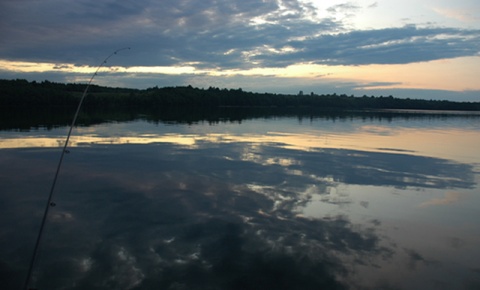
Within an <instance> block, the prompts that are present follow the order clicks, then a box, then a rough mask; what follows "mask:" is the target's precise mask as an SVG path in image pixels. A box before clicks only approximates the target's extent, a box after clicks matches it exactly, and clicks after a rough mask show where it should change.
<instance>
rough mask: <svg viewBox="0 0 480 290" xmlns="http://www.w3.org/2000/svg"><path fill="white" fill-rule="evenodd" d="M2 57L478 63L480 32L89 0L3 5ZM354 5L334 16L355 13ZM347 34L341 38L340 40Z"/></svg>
mask: <svg viewBox="0 0 480 290" xmlns="http://www.w3.org/2000/svg"><path fill="white" fill-rule="evenodd" d="M1 5H2V10H3V12H1V16H2V20H1V21H2V26H1V27H2V28H0V35H1V37H2V38H3V40H4V44H5V45H2V47H1V48H0V58H3V59H12V60H28V61H45V62H54V63H59V62H65V63H78V64H89V65H94V64H95V63H96V61H97V60H98V59H99V58H101V56H103V55H105V54H108V53H109V52H110V51H112V50H114V49H116V48H118V47H124V46H131V47H132V51H133V52H132V53H131V54H130V55H129V57H128V58H124V59H120V60H118V62H119V64H121V65H124V66H132V65H152V66H155V65H157V66H158V65H162V66H169V65H176V66H179V65H183V64H185V63H192V64H194V65H195V66H196V67H199V68H206V67H208V68H216V69H228V68H252V67H285V66H288V65H292V64H295V63H299V62H307V63H317V64H341V65H359V64H387V63H410V62H420V61H428V60H433V59H442V58H453V57H459V56H470V55H475V54H476V53H477V52H478V46H479V44H480V31H479V30H473V29H471V30H460V29H453V28H419V27H416V26H413V25H410V26H404V27H397V28H385V29H378V30H361V31H351V30H349V29H347V27H346V26H345V24H344V23H342V22H341V21H340V20H335V19H334V18H332V17H330V16H327V17H324V18H319V16H318V10H317V8H315V7H314V6H313V5H311V4H306V3H304V2H303V1H296V0H288V1H287V0H283V1H278V2H277V1H253V0H250V1H233V0H231V1H222V2H218V1H214V0H206V1H201V2H198V1H189V0H181V1H162V3H159V2H157V1H152V0H143V1H136V2H121V3H119V2H114V1H102V2H98V1H93V0H83V1H76V2H75V3H68V5H66V4H65V3H64V2H63V1H59V0H48V1H42V2H38V1H33V0H32V1H29V0H25V1H10V2H4V3H2V4H1ZM358 9H360V8H359V7H358V6H356V5H354V4H339V5H335V6H332V7H330V8H328V9H327V10H328V11H330V12H332V13H337V12H338V13H340V12H341V13H347V14H348V13H352V12H354V11H356V10H358ZM339 32H341V33H339Z"/></svg>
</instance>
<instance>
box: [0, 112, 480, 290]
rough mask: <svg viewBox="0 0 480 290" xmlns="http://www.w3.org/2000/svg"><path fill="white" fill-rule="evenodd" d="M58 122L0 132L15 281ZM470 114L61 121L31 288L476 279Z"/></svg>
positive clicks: (440, 285) (473, 120)
mask: <svg viewBox="0 0 480 290" xmlns="http://www.w3.org/2000/svg"><path fill="white" fill-rule="evenodd" d="M67 129H68V128H66V127H59V128H54V129H49V130H47V129H44V128H42V127H40V128H37V129H32V130H22V131H17V130H7V131H0V138H1V139H0V209H1V211H0V225H1V228H0V229H1V231H0V271H1V272H0V275H1V276H0V278H1V280H2V281H3V282H2V284H3V285H4V287H2V289H19V288H21V286H22V284H23V282H24V279H25V275H26V269H27V266H28V263H29V259H30V256H31V253H32V250H33V246H34V242H35V238H36V234H37V231H38V229H39V225H40V221H41V217H42V214H43V210H44V205H45V202H46V199H47V196H48V193H49V190H50V186H51V183H52V180H53V176H54V173H55V169H56V166H57V162H58V159H59V157H60V151H61V146H63V142H64V139H65V135H66V133H67ZM479 144H480V116H477V117H471V116H470V117H464V116H432V115H425V116H418V115H415V117H412V118H404V117H398V118H395V117H394V118H389V119H385V118H378V117H368V116H363V117H359V116H352V117H344V118H331V117H329V118H322V117H314V118H298V117H276V118H256V119H249V120H242V121H238V122H215V123H212V122H210V123H209V122H197V123H191V124H181V123H176V122H168V123H162V122H152V121H146V119H145V118H141V117H139V118H138V119H135V120H133V121H129V122H109V123H101V124H97V125H92V126H84V127H78V128H75V130H74V133H73V136H72V139H71V148H70V151H71V153H70V154H67V155H66V157H65V160H64V163H63V167H62V171H61V174H60V176H59V180H58V183H57V188H56V190H55V195H54V201H55V203H56V204H57V206H56V207H54V208H51V211H50V216H49V218H48V223H47V226H46V230H45V234H44V238H43V241H42V244H41V252H40V255H39V260H38V263H37V265H36V267H35V271H34V276H33V282H34V283H33V284H35V286H36V287H37V288H38V289H480V247H479V245H480V192H479V180H480V179H479V173H480V146H479Z"/></svg>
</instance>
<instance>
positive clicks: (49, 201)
mask: <svg viewBox="0 0 480 290" xmlns="http://www.w3.org/2000/svg"><path fill="white" fill-rule="evenodd" d="M126 49H130V47H124V48H120V49H117V50H115V51H114V52H112V53H111V54H110V55H109V56H107V57H106V58H105V59H104V60H103V61H102V63H100V65H99V66H98V67H97V69H96V70H95V72H94V73H93V75H92V77H91V78H90V81H89V82H88V85H87V87H86V88H85V90H84V91H83V95H82V97H81V98H80V102H79V103H78V106H77V110H76V111H75V115H74V116H73V120H72V124H71V125H70V129H69V130H68V134H67V138H66V139H65V144H64V145H63V150H62V154H61V155H60V160H59V161H58V165H57V171H56V172H55V177H54V178H53V182H52V186H51V188H50V193H49V195H48V199H47V204H46V206H45V211H44V212H43V218H42V223H41V224H40V230H39V231H38V235H37V240H36V242H35V248H34V249H33V254H32V258H31V259H30V265H29V267H28V273H27V278H26V279H25V285H24V288H23V289H24V290H29V288H28V285H29V284H30V280H31V277H32V271H33V268H34V266H35V262H36V259H37V255H38V249H39V247H40V241H41V240H42V235H43V229H44V228H45V224H46V222H47V217H48V212H49V209H50V207H54V206H55V205H56V204H55V202H53V201H52V198H53V192H54V191H55V185H56V184H57V179H58V174H59V173H60V168H61V167H62V162H63V157H64V156H65V153H69V151H68V150H67V146H68V142H69V141H70V136H71V135H72V131H73V127H74V126H75V123H76V121H77V117H78V113H79V112H80V108H81V107H82V104H83V100H84V99H85V96H86V95H87V92H88V89H89V88H90V85H91V84H92V81H93V79H94V78H95V76H96V75H97V73H98V71H99V70H100V68H102V66H103V65H104V64H106V63H107V60H108V59H109V58H111V57H112V56H113V55H115V54H117V53H118V52H119V51H122V50H126ZM31 290H33V289H31Z"/></svg>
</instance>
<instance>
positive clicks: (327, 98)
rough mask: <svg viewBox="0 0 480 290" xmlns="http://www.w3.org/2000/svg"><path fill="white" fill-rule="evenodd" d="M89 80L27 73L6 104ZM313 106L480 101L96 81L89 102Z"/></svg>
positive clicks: (51, 96) (448, 105)
mask: <svg viewBox="0 0 480 290" xmlns="http://www.w3.org/2000/svg"><path fill="white" fill-rule="evenodd" d="M86 86H87V85H86V84H75V83H69V84H64V83H55V82H50V81H42V82H35V81H33V82H29V81H27V80H23V79H17V80H0V106H1V107H2V108H35V107H75V106H77V105H78V102H79V100H80V97H81V96H82V94H83V92H84V90H85V88H86ZM199 106H200V107H283V108H288V107H309V108H321V109H423V110H466V111H477V110H480V102H453V101H446V100H441V101H440V100H422V99H408V98H407V99H401V98H394V97H393V96H387V97H384V96H379V97H375V96H362V97H355V96H353V95H351V96H347V95H345V94H341V95H338V94H335V93H334V94H314V93H310V94H303V92H300V93H299V94H296V95H293V94H274V93H253V92H246V91H243V90H242V89H241V88H239V89H220V88H216V87H209V88H208V89H203V88H194V87H192V86H177V87H163V88H159V87H152V88H147V89H131V88H112V87H105V86H98V85H91V86H90V88H89V90H88V95H87V97H86V99H85V102H84V107H86V108H87V109H88V108H95V109H109V108H118V107H128V108H131V109H147V108H148V109H152V108H166V107H199Z"/></svg>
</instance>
